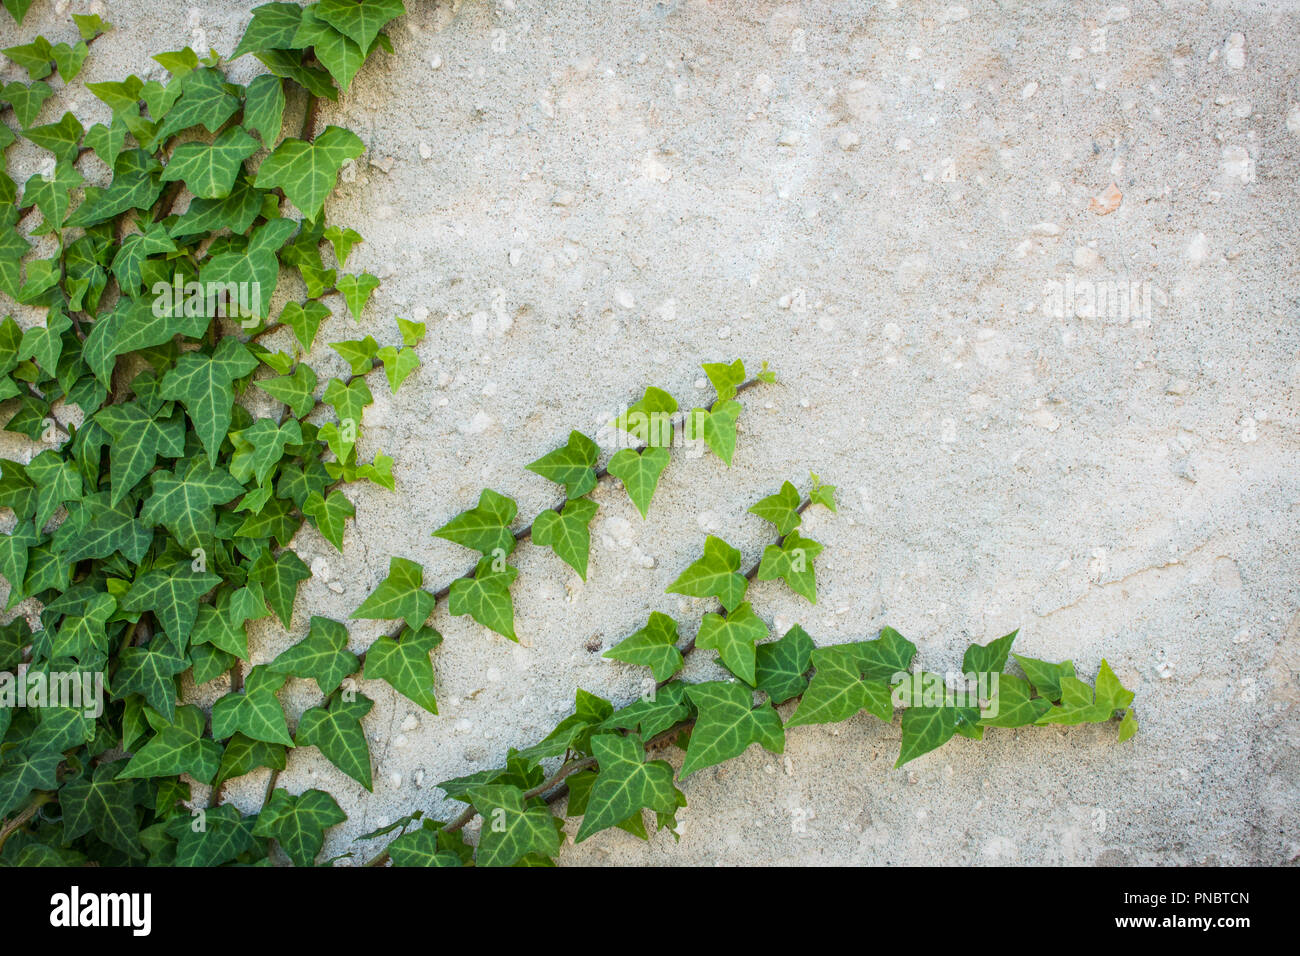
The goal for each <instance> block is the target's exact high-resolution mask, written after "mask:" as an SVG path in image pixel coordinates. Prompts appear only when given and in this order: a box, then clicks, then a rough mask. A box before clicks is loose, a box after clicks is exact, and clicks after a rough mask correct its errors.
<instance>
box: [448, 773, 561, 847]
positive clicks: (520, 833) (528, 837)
mask: <svg viewBox="0 0 1300 956" xmlns="http://www.w3.org/2000/svg"><path fill="white" fill-rule="evenodd" d="M468 796H469V798H470V801H471V802H472V803H473V805H474V809H475V810H477V811H478V812H479V813H480V814H481V815H482V816H483V830H482V832H481V834H480V836H479V845H478V853H477V854H476V856H475V861H476V862H477V863H478V865H479V866H514V865H515V864H516V863H518V862H519V861H520V860H522V859H523V858H524V857H525V856H528V855H529V854H532V853H537V854H540V855H542V856H543V857H548V858H549V857H552V856H554V855H555V854H556V853H558V852H559V851H560V845H561V843H562V842H563V837H562V835H561V832H562V831H561V830H560V827H559V824H560V820H559V818H558V817H555V816H553V815H552V814H551V811H550V810H548V809H547V807H546V805H545V804H543V803H541V801H537V803H536V804H528V803H525V801H524V793H523V791H522V790H520V789H519V788H518V787H511V786H503V785H500V784H485V785H480V786H477V787H473V788H471V789H470V791H469V794H468Z"/></svg>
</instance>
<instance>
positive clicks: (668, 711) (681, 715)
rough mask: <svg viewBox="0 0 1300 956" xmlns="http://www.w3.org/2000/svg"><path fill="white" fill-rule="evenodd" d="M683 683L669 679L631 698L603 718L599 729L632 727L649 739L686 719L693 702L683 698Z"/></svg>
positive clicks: (684, 696)
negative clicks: (643, 693) (644, 693)
mask: <svg viewBox="0 0 1300 956" xmlns="http://www.w3.org/2000/svg"><path fill="white" fill-rule="evenodd" d="M686 687H687V685H686V684H683V683H681V682H680V681H672V682H671V683H668V684H665V685H664V686H663V687H660V688H657V689H656V690H653V691H652V692H650V693H648V694H646V695H645V696H643V697H641V698H640V699H639V700H636V701H633V702H632V703H631V704H628V705H627V706H626V707H622V708H620V709H619V710H617V711H615V712H614V713H613V714H611V715H610V716H609V717H608V718H606V719H605V720H604V721H603V722H602V723H601V724H600V726H599V729H600V730H612V729H617V730H635V731H638V732H639V733H640V734H641V736H642V737H644V738H645V739H647V740H648V739H650V738H652V737H654V736H656V735H657V734H660V733H662V732H663V731H665V730H667V729H668V728H670V727H672V726H674V725H675V724H678V723H680V722H681V721H683V720H686V719H687V718H688V717H689V716H690V715H691V710H692V706H691V703H690V701H689V700H687V698H686Z"/></svg>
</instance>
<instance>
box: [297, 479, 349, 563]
mask: <svg viewBox="0 0 1300 956" xmlns="http://www.w3.org/2000/svg"><path fill="white" fill-rule="evenodd" d="M302 513H303V514H304V515H306V516H307V517H308V518H310V519H311V521H312V523H313V524H314V525H316V529H317V530H318V531H320V533H321V535H322V536H323V537H324V538H325V540H326V541H328V542H329V543H330V544H332V545H334V547H335V549H336V550H338V551H339V552H340V553H342V551H343V529H344V525H345V524H346V522H347V519H348V518H351V517H353V516H354V515H356V513H357V509H356V506H354V505H353V504H352V502H351V501H350V500H348V497H347V495H345V494H343V492H341V491H331V492H330V493H329V497H328V498H322V497H321V495H320V492H318V491H313V492H312V493H311V494H309V495H308V496H307V500H306V501H304V502H303V504H302Z"/></svg>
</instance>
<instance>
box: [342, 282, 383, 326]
mask: <svg viewBox="0 0 1300 956" xmlns="http://www.w3.org/2000/svg"><path fill="white" fill-rule="evenodd" d="M335 285H336V286H337V287H338V290H339V294H340V295H342V296H343V301H344V302H346V303H347V307H348V312H350V313H351V314H352V318H354V319H356V320H357V321H358V322H360V321H361V313H362V312H364V311H365V308H366V303H367V302H369V301H370V293H372V292H374V291H375V290H376V289H378V288H379V280H378V279H377V278H375V277H374V276H372V275H371V274H370V273H369V272H363V273H361V275H359V276H358V275H341V276H339V277H338V280H337V281H336V282H335Z"/></svg>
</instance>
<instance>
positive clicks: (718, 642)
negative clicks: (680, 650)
mask: <svg viewBox="0 0 1300 956" xmlns="http://www.w3.org/2000/svg"><path fill="white" fill-rule="evenodd" d="M767 636H768V630H767V625H766V624H764V623H763V620H762V619H761V618H760V617H759V616H758V615H757V614H755V613H754V609H753V608H752V607H751V606H750V604H749V602H748V601H746V602H745V603H743V604H741V605H740V606H739V607H737V608H736V609H735V610H734V611H732V612H731V613H729V614H728V615H727V616H726V617H723V616H722V615H720V614H706V615H704V618H703V620H701V621H700V630H699V633H698V634H697V635H696V638H695V646H696V647H702V648H705V649H707V650H715V651H717V652H718V656H719V657H720V658H721V659H722V663H723V664H725V665H726V666H727V669H728V670H729V671H731V672H732V673H733V674H735V675H736V676H737V677H739V678H740V679H741V680H743V681H744V682H745V683H747V684H749V685H750V686H753V684H754V683H755V680H756V677H755V660H756V657H755V648H754V645H755V643H757V642H758V641H761V640H763V639H764V638H765V637H767Z"/></svg>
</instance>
